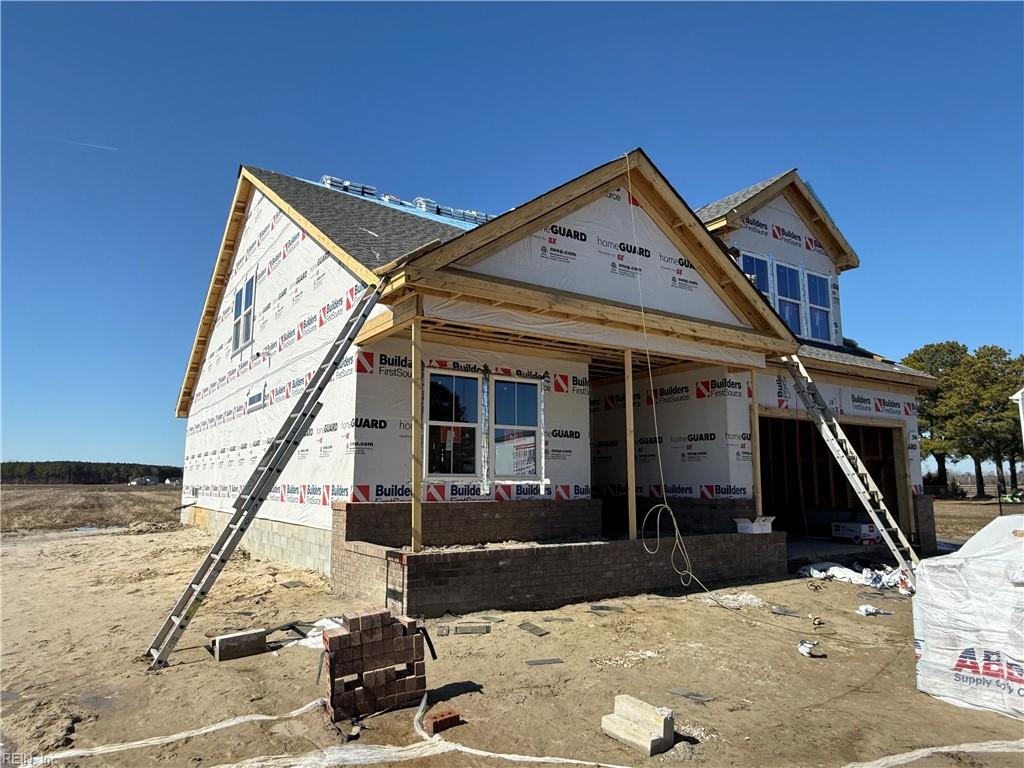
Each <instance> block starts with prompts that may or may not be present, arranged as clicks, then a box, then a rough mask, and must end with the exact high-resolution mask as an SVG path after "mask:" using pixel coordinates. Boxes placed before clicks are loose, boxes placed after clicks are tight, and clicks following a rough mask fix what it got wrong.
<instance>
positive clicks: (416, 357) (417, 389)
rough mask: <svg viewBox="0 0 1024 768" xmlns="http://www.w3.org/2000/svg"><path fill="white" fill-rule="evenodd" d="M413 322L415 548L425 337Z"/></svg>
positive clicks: (419, 528) (417, 542)
mask: <svg viewBox="0 0 1024 768" xmlns="http://www.w3.org/2000/svg"><path fill="white" fill-rule="evenodd" d="M420 323H421V321H420V319H419V318H416V319H415V320H413V322H412V326H411V331H412V551H413V552H419V551H420V550H421V549H423V340H422V329H421V326H420Z"/></svg>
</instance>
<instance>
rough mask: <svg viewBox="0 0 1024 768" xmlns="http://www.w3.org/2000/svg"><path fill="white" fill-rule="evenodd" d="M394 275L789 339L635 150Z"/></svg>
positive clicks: (665, 327)
mask: <svg viewBox="0 0 1024 768" xmlns="http://www.w3.org/2000/svg"><path fill="white" fill-rule="evenodd" d="M634 228H635V235H634ZM551 240H554V242H551ZM638 276H639V279H638ZM397 282H398V283H399V284H402V285H406V286H408V287H413V288H416V287H419V288H420V289H423V290H427V291H435V292H437V291H441V292H445V293H447V294H449V295H455V296H466V297H470V296H473V297H476V299H477V300H483V301H488V300H491V301H498V302H499V303H500V304H501V305H503V306H508V307H511V306H514V305H518V306H522V307H524V308H525V309H526V311H528V312H531V313H544V314H550V315H553V316H556V317H559V318H560V319H565V318H569V319H573V320H579V321H583V322H588V323H597V324H598V325H604V326H608V325H610V324H614V325H616V326H618V327H621V328H624V329H628V328H630V327H632V328H635V329H636V330H645V329H646V330H645V332H646V331H647V330H651V331H652V332H657V333H659V334H661V335H667V336H670V337H673V338H686V339H689V340H696V341H698V342H713V343H720V344H722V345H726V346H739V347H741V348H745V349H752V350H759V351H761V352H767V351H775V352H776V353H781V354H788V353H789V352H791V351H795V349H796V343H795V340H794V338H793V336H792V334H790V332H789V330H788V329H787V328H786V326H785V324H784V323H783V322H782V320H781V319H780V318H779V316H778V315H777V314H776V313H775V311H774V310H773V309H772V308H771V306H770V305H769V304H768V303H767V302H766V301H765V300H764V298H763V297H762V296H761V294H760V293H759V292H758V291H757V290H756V289H755V288H754V287H753V286H752V285H751V283H750V281H749V280H748V278H747V277H746V276H745V275H744V274H743V272H742V271H741V270H740V268H739V267H738V266H737V265H736V263H735V262H734V261H733V259H732V258H731V257H730V256H729V254H727V253H726V251H725V249H724V247H723V246H722V245H721V243H720V242H718V241H716V239H715V238H714V237H713V236H712V235H711V234H710V233H709V232H708V231H707V229H705V227H704V226H703V225H702V224H701V222H700V220H699V219H698V218H697V217H696V216H695V214H694V213H693V211H692V210H691V209H690V208H689V206H687V204H686V203H685V202H684V201H683V199H682V198H681V197H679V195H678V193H677V192H676V191H675V190H674V189H673V188H672V187H671V186H670V185H669V183H668V182H667V181H666V180H665V177H664V176H663V175H662V174H661V172H660V171H659V170H658V169H657V168H656V167H655V166H654V164H653V163H652V162H651V161H650V159H649V158H648V157H647V155H646V154H645V153H644V152H643V151H642V150H639V149H638V150H634V151H633V152H630V153H628V154H627V155H624V156H622V157H621V158H618V159H617V160H613V161H611V162H609V163H605V164H604V165H602V166H598V167H597V168H595V169H593V170H591V171H589V172H587V173H585V174H583V175H582V176H579V177H577V178H575V179H573V180H572V181H569V182H566V183H565V184H563V185H561V186H560V187H556V188H555V189H552V190H550V191H549V192H546V193H544V194H543V195H541V196H539V197H537V198H534V199H533V200H530V201H529V202H527V203H525V204H523V205H521V206H518V207H516V208H513V209H512V210H510V211H508V212H506V213H504V214H502V215H501V216H498V217H497V218H495V219H492V220H491V221H489V222H487V223H486V224H483V225H481V226H479V227H477V228H476V229H474V230H472V231H470V232H467V233H465V234H463V235H461V236H460V237H457V238H455V239H454V240H451V241H449V242H446V243H444V244H442V245H440V246H439V247H437V248H435V249H433V250H431V251H429V252H427V253H424V254H420V255H418V256H417V257H416V258H415V259H412V260H410V261H409V262H408V263H407V265H406V267H405V268H404V274H403V275H402V276H401V278H400V279H399V280H398V281H397ZM641 289H642V291H643V301H642V302H641V296H640V292H641ZM641 306H642V307H643V309H644V312H641V311H640V309H641ZM535 316H536V317H541V316H543V315H541V314H535Z"/></svg>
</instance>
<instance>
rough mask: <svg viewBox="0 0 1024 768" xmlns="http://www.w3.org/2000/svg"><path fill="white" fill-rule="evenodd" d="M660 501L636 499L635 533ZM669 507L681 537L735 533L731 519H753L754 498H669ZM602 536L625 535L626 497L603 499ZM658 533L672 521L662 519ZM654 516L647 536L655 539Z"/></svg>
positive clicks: (648, 526) (650, 519) (648, 527)
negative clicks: (674, 516)
mask: <svg viewBox="0 0 1024 768" xmlns="http://www.w3.org/2000/svg"><path fill="white" fill-rule="evenodd" d="M658 501H659V499H650V498H639V497H638V498H637V500H636V513H637V523H636V524H637V530H639V529H640V526H641V525H642V524H643V520H644V515H645V514H647V510H649V509H650V508H651V507H652V506H654V505H655V504H657V503H658ZM668 503H669V506H671V507H672V510H673V511H674V512H675V513H676V521H677V522H678V523H679V530H680V531H682V533H683V535H694V534H707V533H736V523H734V522H733V518H734V517H745V518H747V519H748V520H753V519H754V516H755V514H756V513H755V511H754V500H753V499H669V500H668ZM604 504H605V512H604V534H605V535H606V536H610V537H616V536H624V535H625V533H626V531H627V530H628V528H627V526H626V521H627V514H628V513H627V511H626V499H625V497H614V498H606V499H605V500H604ZM661 523H662V526H661V532H662V534H663V535H664V533H665V532H666V530H671V528H670V526H671V522H670V521H669V520H668V518H667V517H665V516H662V519H661ZM654 530H655V516H654V515H651V517H650V518H649V519H648V521H647V530H646V533H647V535H648V536H654Z"/></svg>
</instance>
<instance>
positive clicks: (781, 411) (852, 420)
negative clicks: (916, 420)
mask: <svg viewBox="0 0 1024 768" xmlns="http://www.w3.org/2000/svg"><path fill="white" fill-rule="evenodd" d="M761 415H762V416H770V417H771V418H773V419H796V420H798V421H807V422H808V423H811V424H813V423H814V422H812V421H811V419H810V417H809V416H808V415H807V411H801V410H798V409H796V408H766V407H764V406H761ZM833 415H835V417H836V421H838V422H839V423H840V424H855V425H858V426H863V427H887V428H888V429H896V428H897V427H899V426H900V425H901V424H902V423H903V422H902V421H899V420H897V419H878V418H875V417H874V416H852V415H850V414H846V413H844V414H833ZM815 430H817V427H815Z"/></svg>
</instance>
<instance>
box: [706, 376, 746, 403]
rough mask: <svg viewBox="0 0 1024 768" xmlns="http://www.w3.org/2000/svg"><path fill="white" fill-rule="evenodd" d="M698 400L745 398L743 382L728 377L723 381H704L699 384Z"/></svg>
mask: <svg viewBox="0 0 1024 768" xmlns="http://www.w3.org/2000/svg"><path fill="white" fill-rule="evenodd" d="M696 390H697V399H698V400H704V399H706V398H709V397H743V394H744V387H743V382H742V381H738V380H737V379H730V378H728V377H726V378H722V379H703V380H701V381H698V382H697V386H696Z"/></svg>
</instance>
